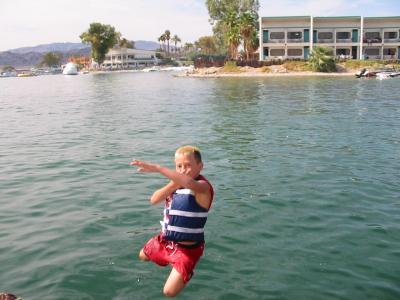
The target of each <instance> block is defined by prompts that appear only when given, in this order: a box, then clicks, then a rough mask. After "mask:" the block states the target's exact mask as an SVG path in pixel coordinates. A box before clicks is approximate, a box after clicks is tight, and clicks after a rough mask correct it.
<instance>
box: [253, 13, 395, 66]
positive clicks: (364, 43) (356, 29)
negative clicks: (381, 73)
mask: <svg viewBox="0 0 400 300" xmlns="http://www.w3.org/2000/svg"><path fill="white" fill-rule="evenodd" d="M260 45H261V47H260V60H271V59H307V58H308V57H309V54H310V51H311V50H312V49H313V47H315V46H326V47H330V48H332V50H333V53H334V55H335V56H337V57H344V58H352V59H383V60H384V59H400V17H361V16H348V17H312V16H296V17H263V18H260Z"/></svg>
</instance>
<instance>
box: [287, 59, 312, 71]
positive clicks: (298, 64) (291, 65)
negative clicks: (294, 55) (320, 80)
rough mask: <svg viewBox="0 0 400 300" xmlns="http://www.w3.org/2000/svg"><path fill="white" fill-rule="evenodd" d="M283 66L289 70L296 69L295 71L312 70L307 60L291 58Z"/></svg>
mask: <svg viewBox="0 0 400 300" xmlns="http://www.w3.org/2000/svg"><path fill="white" fill-rule="evenodd" d="M283 66H284V67H285V69H286V70H288V71H295V72H304V71H310V66H309V65H308V63H307V62H305V61H294V60H290V61H286V62H285V63H284V64H283Z"/></svg>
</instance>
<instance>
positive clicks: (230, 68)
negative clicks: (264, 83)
mask: <svg viewBox="0 0 400 300" xmlns="http://www.w3.org/2000/svg"><path fill="white" fill-rule="evenodd" d="M221 71H222V72H225V73H240V72H242V70H241V69H240V68H239V67H238V66H237V65H236V62H235V61H232V60H229V61H227V62H225V64H224V66H223V67H222V69H221Z"/></svg>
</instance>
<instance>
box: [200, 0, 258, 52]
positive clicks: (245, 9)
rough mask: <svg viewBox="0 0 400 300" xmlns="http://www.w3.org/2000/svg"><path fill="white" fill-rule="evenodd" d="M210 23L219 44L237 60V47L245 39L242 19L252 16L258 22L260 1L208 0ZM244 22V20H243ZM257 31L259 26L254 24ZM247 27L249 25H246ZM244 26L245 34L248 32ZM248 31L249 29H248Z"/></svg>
mask: <svg viewBox="0 0 400 300" xmlns="http://www.w3.org/2000/svg"><path fill="white" fill-rule="evenodd" d="M206 5H207V9H208V13H209V16H210V22H211V24H212V25H213V32H214V36H216V40H217V41H218V44H220V45H221V46H223V47H226V46H227V47H228V49H229V52H230V56H231V58H236V55H237V47H238V46H239V45H240V42H241V40H242V38H243V39H246V38H249V37H250V36H251V34H250V33H248V35H247V36H246V37H244V36H243V37H242V35H241V33H242V28H241V25H240V24H241V19H242V15H246V14H247V15H248V16H251V17H252V19H253V20H258V9H259V7H260V4H259V1H258V0H206ZM242 21H243V20H242ZM254 25H255V26H254V27H255V30H257V24H254ZM246 26H247V25H246ZM246 26H244V25H243V32H245V31H246V30H245V29H244V27H246ZM247 31H248V29H247ZM247 42H248V41H247Z"/></svg>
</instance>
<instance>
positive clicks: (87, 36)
mask: <svg viewBox="0 0 400 300" xmlns="http://www.w3.org/2000/svg"><path fill="white" fill-rule="evenodd" d="M120 37H121V34H120V33H119V32H117V31H115V28H114V27H112V26H111V25H105V24H101V23H91V24H90V27H89V29H88V30H87V31H85V32H83V33H82V34H81V35H80V38H81V40H82V42H84V43H90V44H91V45H92V58H93V60H94V61H95V62H97V63H98V64H101V63H103V61H104V59H105V57H106V54H107V52H108V50H110V49H111V48H112V47H114V46H115V45H116V44H118V42H119V40H120Z"/></svg>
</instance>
